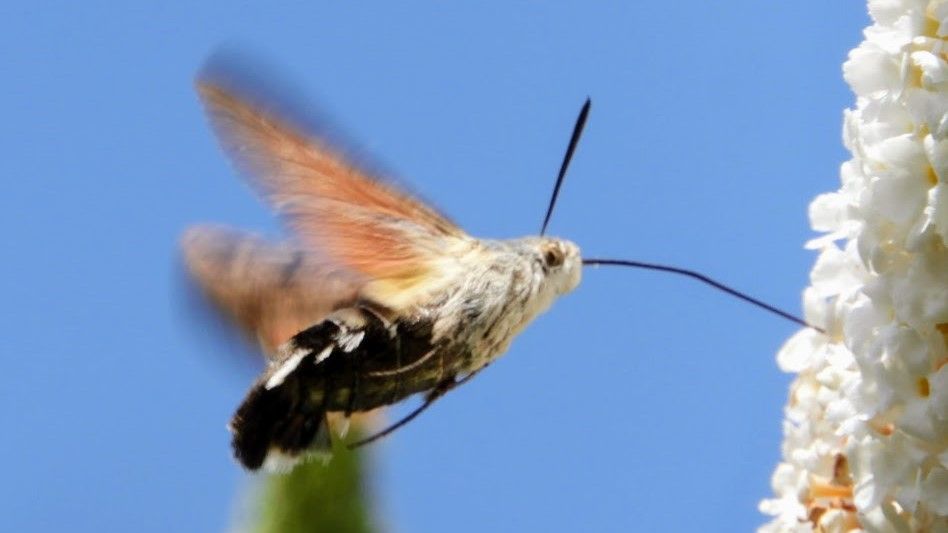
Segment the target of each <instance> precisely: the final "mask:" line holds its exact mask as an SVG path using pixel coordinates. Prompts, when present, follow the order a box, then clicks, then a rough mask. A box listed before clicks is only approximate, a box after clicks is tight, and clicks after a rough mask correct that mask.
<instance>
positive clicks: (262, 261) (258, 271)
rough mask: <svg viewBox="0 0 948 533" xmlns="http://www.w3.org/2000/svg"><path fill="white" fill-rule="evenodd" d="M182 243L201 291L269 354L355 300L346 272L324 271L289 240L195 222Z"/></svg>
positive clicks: (355, 292) (354, 284) (322, 266)
mask: <svg viewBox="0 0 948 533" xmlns="http://www.w3.org/2000/svg"><path fill="white" fill-rule="evenodd" d="M181 246H182V248H183V250H184V260H185V263H186V264H187V266H188V270H189V271H190V273H191V275H192V276H193V277H194V278H196V279H197V280H198V281H199V282H200V284H201V287H202V288H203V289H204V293H205V294H206V295H207V296H208V297H209V298H210V299H211V300H212V301H213V302H214V303H215V304H216V305H217V306H218V307H219V308H220V309H222V310H223V311H224V312H226V313H227V314H228V315H229V316H230V317H231V318H232V319H233V320H234V322H236V323H237V325H239V326H240V327H241V328H242V329H244V330H245V331H246V332H247V333H249V334H250V335H251V336H254V337H256V340H257V341H258V342H259V343H260V346H261V348H263V351H264V353H266V354H268V355H271V356H272V355H274V354H275V349H276V347H277V346H279V345H281V344H283V343H284V342H286V341H288V340H289V339H290V337H292V336H293V335H296V334H297V333H299V332H300V331H302V330H304V329H306V328H308V327H309V326H311V325H313V324H316V323H318V322H320V321H322V320H323V319H324V318H325V317H326V315H328V314H329V313H331V312H332V311H335V310H336V309H338V308H340V307H343V306H346V305H351V304H352V302H353V301H354V300H355V299H356V294H357V289H358V285H357V284H356V283H355V282H354V280H352V279H351V276H348V277H347V276H345V275H344V274H342V273H339V272H332V271H327V269H326V265H324V264H320V263H319V262H318V261H316V260H314V259H313V258H312V257H311V255H310V254H307V253H306V251H305V250H302V249H300V248H299V247H298V246H294V245H293V244H291V243H281V244H273V243H269V242H266V241H264V240H263V239H260V238H257V237H254V236H251V235H247V234H245V233H240V232H236V231H233V230H229V229H224V228H220V227H215V226H198V227H194V228H190V229H189V230H188V231H187V232H186V233H185V234H184V236H183V237H182V239H181Z"/></svg>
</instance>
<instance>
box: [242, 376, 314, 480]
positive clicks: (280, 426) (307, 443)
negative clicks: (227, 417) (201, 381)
mask: <svg viewBox="0 0 948 533" xmlns="http://www.w3.org/2000/svg"><path fill="white" fill-rule="evenodd" d="M288 381H291V383H283V384H281V385H279V386H276V387H273V388H270V389H268V388H267V386H266V383H265V382H260V383H257V384H256V385H254V387H253V389H251V390H250V393H249V394H248V395H247V398H246V399H245V400H244V402H243V403H242V404H241V405H240V408H239V409H237V413H236V414H235V415H234V418H233V420H232V421H231V423H230V429H231V432H232V433H233V441H232V445H233V448H234V455H235V456H236V457H237V460H239V461H240V462H241V464H243V465H244V466H245V467H246V468H248V469H250V470H257V469H258V468H260V467H261V466H264V465H265V464H266V465H267V466H268V467H269V466H273V467H274V468H277V469H279V468H280V467H281V466H291V465H292V463H294V462H295V460H298V459H300V458H302V457H303V456H305V455H307V454H308V453H312V452H318V451H326V452H328V451H329V450H330V448H331V441H330V439H329V432H328V426H327V424H326V412H325V409H324V408H323V406H322V405H321V404H322V402H314V401H313V399H312V396H311V395H310V394H307V393H306V392H307V391H306V390H305V389H303V390H301V389H300V388H299V387H294V386H292V385H293V384H294V383H292V381H295V380H288ZM268 458H269V459H270V460H271V461H269V462H268V461H267V459H268Z"/></svg>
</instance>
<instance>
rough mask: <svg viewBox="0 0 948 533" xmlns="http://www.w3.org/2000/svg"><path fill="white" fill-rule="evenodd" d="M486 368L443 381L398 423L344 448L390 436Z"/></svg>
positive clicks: (354, 447) (359, 445) (362, 444)
mask: <svg viewBox="0 0 948 533" xmlns="http://www.w3.org/2000/svg"><path fill="white" fill-rule="evenodd" d="M486 367H487V365H484V366H482V367H480V368H478V369H477V370H475V371H473V372H471V373H470V374H468V375H466V376H464V377H463V378H461V379H458V380H455V379H454V378H451V379H450V380H448V381H443V382H441V384H440V385H438V386H437V387H435V388H434V389H432V390H431V392H430V393H428V396H426V397H425V401H424V403H422V404H421V405H419V406H418V407H416V408H415V409H414V410H413V411H412V412H410V413H408V414H407V415H405V416H404V417H402V419H401V420H399V421H398V422H395V423H394V424H392V425H390V426H388V427H387V428H385V429H383V430H382V431H379V432H378V433H375V434H374V435H370V436H368V437H366V438H364V439H362V440H358V441H356V442H353V443H350V444H348V445H347V446H346V447H347V448H348V449H350V450H354V449H356V448H361V447H363V446H365V445H366V444H372V443H373V442H375V441H377V440H379V439H381V438H383V437H387V436H388V435H391V434H392V433H394V432H395V430H397V429H398V428H400V427H402V426H404V425H405V424H407V423H409V422H411V421H412V420H414V419H415V418H416V417H418V415H420V414H421V413H423V412H425V410H427V409H428V408H429V407H431V405H432V404H433V403H435V401H437V400H438V398H441V397H442V396H444V395H445V394H447V393H448V392H450V391H451V390H452V389H454V388H456V387H460V386H461V385H464V384H465V383H467V382H468V381H470V379H471V378H473V377H474V376H476V375H477V374H478V372H480V371H481V370H484V368H486Z"/></svg>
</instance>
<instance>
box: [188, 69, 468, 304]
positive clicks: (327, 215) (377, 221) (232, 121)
mask: <svg viewBox="0 0 948 533" xmlns="http://www.w3.org/2000/svg"><path fill="white" fill-rule="evenodd" d="M198 91H199V93H200V95H201V99H202V100H203V102H204V104H205V106H206V108H207V112H208V115H209V117H210V119H211V122H212V124H213V126H214V129H215V131H216V132H217V134H218V136H219V138H220V140H221V143H222V144H223V146H224V147H225V149H226V150H227V151H228V153H229V154H230V155H231V156H232V157H233V158H234V160H235V161H236V162H237V164H238V165H239V167H240V168H241V169H242V170H244V171H245V173H246V174H247V175H248V176H250V177H251V178H252V180H253V182H254V183H255V184H256V185H258V186H259V187H260V189H262V191H263V193H264V195H265V196H266V197H267V198H268V199H269V200H270V201H271V202H273V204H274V206H275V207H276V208H277V209H278V210H279V211H280V212H281V213H283V214H284V215H286V216H287V217H288V219H289V222H290V224H291V226H292V227H293V228H294V229H295V230H296V231H297V233H298V234H299V236H300V238H301V239H302V241H303V242H304V243H305V244H306V245H307V246H309V247H310V249H311V250H312V251H313V252H315V254H316V255H317V257H319V258H321V259H322V260H324V261H325V260H328V263H330V264H335V265H337V266H343V267H345V268H346V269H348V270H349V271H350V272H353V273H356V274H358V275H359V276H361V277H362V281H363V282H364V285H363V286H362V288H361V295H363V296H364V297H366V298H368V299H370V300H373V301H376V302H378V303H380V304H382V305H384V306H386V307H388V308H390V309H394V310H397V309H401V308H405V307H408V306H411V305H413V304H415V303H418V302H420V301H422V300H423V299H424V298H425V297H426V296H427V295H429V294H431V293H432V292H435V291H437V290H439V289H441V288H443V287H445V286H447V285H448V284H450V283H451V282H452V281H453V280H454V279H455V277H456V276H457V275H459V274H460V273H461V272H462V269H461V268H460V261H461V259H462V258H463V256H464V255H465V253H467V252H469V251H471V250H472V249H473V248H474V247H475V243H476V241H474V239H472V238H470V237H468V236H467V235H466V234H465V233H464V231H462V230H461V229H460V228H458V227H457V226H456V225H454V224H453V223H452V222H450V221H448V220H447V219H446V218H444V217H443V216H441V215H440V214H438V213H437V212H436V211H435V210H434V209H432V208H430V207H428V206H427V205H425V204H424V203H422V202H420V201H418V200H416V199H414V198H412V197H410V196H409V195H407V194H405V193H403V192H402V191H399V190H397V189H396V188H395V187H394V186H392V185H391V184H388V183H384V182H382V181H380V180H379V179H376V178H374V177H371V176H369V175H367V174H366V173H364V172H362V171H360V170H359V169H357V168H356V167H355V166H354V165H353V164H352V163H350V162H349V161H347V160H346V159H345V158H344V157H343V156H342V155H341V153H340V152H339V151H338V150H334V149H333V148H332V147H331V143H330V142H329V140H328V139H327V138H320V137H317V136H308V135H305V134H304V133H302V132H301V131H300V130H299V129H296V128H294V127H292V126H291V125H290V124H289V122H287V121H284V120H281V119H280V118H278V117H277V116H276V115H275V114H272V113H268V112H267V111H266V110H265V109H263V106H261V105H253V104H251V103H250V102H249V101H248V100H247V99H244V98H241V97H238V96H237V95H236V94H235V93H234V92H233V91H231V90H230V89H229V88H225V86H224V84H222V83H215V82H214V81H211V80H208V79H202V80H200V81H199V82H198Z"/></svg>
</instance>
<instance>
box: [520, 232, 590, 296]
mask: <svg viewBox="0 0 948 533" xmlns="http://www.w3.org/2000/svg"><path fill="white" fill-rule="evenodd" d="M525 241H526V242H525V243H524V244H525V245H526V246H525V248H526V252H527V253H528V254H529V255H530V259H531V260H532V261H533V263H534V265H536V266H537V267H539V268H538V269H537V270H536V271H537V272H541V273H542V275H543V279H542V281H541V284H540V291H542V292H548V293H550V295H551V296H560V295H562V294H565V293H567V292H570V291H572V290H573V289H575V288H576V286H577V285H579V280H580V278H581V277H582V270H583V260H582V257H581V256H580V254H579V247H578V246H576V244H574V243H572V242H570V241H567V240H565V239H557V238H555V237H528V238H527V239H525Z"/></svg>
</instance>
